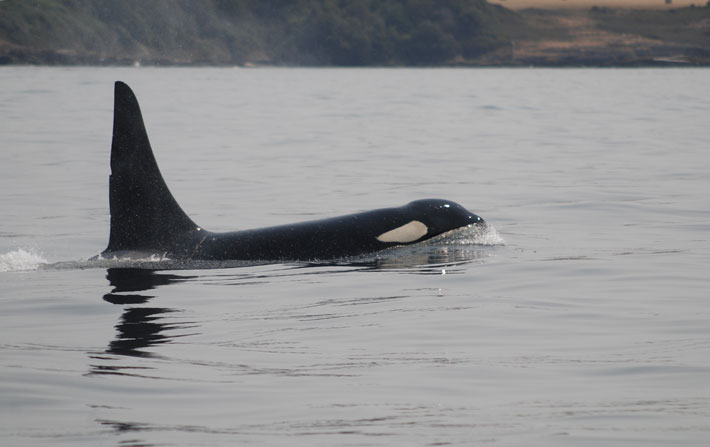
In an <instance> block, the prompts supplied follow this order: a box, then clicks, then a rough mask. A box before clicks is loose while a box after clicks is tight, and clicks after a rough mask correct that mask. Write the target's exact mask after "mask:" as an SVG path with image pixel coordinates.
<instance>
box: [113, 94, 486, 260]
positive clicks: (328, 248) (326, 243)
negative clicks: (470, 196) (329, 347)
mask: <svg viewBox="0 0 710 447" xmlns="http://www.w3.org/2000/svg"><path fill="white" fill-rule="evenodd" d="M109 203H110V211H111V232H110V237H109V242H108V247H107V248H106V250H104V252H103V253H101V256H102V257H103V258H112V257H121V256H123V255H125V254H127V253H136V252H139V253H143V254H155V255H160V256H165V257H167V258H170V259H189V260H249V261H251V260H254V261H256V260H261V261H315V260H329V259H338V258H346V257H353V256H358V255H363V254H368V253H374V252H377V251H379V250H384V249H387V248H390V247H394V246H398V245H407V244H414V243H417V242H421V241H424V240H427V239H430V238H432V237H434V236H437V235H440V234H442V233H445V232H448V231H451V230H455V229H459V228H463V227H472V226H480V227H483V226H485V222H484V221H483V219H481V218H480V217H478V216H477V215H475V214H473V213H472V212H470V211H467V210H466V209H465V208H463V207H462V206H461V205H458V204H456V203H454V202H451V201H447V200H440V199H426V200H417V201H414V202H411V203H409V204H407V205H404V206H402V207H399V208H383V209H376V210H373V211H366V212H362V213H356V214H349V215H345V216H339V217H333V218H328V219H322V220H314V221H309V222H301V223H294V224H288V225H280V226H275V227H268V228H260V229H254V230H243V231H234V232H228V233H216V232H211V231H207V230H205V229H204V228H202V227H201V226H200V225H197V224H196V223H195V222H193V221H192V219H190V218H189V217H188V216H187V214H186V213H185V212H184V211H183V210H182V208H180V205H178V203H177V201H176V200H175V199H174V198H173V195H172V194H171V193H170V190H169V189H168V187H167V185H166V184H165V181H164V180H163V177H162V175H161V174H160V170H159V169H158V165H157V163H156V161H155V157H154V156H153V151H152V149H151V146H150V142H149V141H148V135H147V133H146V130H145V125H144V124H143V117H142V115H141V111H140V107H139V106H138V101H137V100H136V97H135V95H134V93H133V91H132V90H131V89H130V88H129V87H128V86H127V85H126V84H124V83H123V82H116V85H115V97H114V117H113V140H112V143H111V176H110V180H109Z"/></svg>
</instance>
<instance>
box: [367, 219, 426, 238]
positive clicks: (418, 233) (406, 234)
mask: <svg viewBox="0 0 710 447" xmlns="http://www.w3.org/2000/svg"><path fill="white" fill-rule="evenodd" d="M427 231H428V228H427V226H426V225H424V224H423V223H421V222H419V221H418V220H413V221H411V222H409V223H406V224H404V225H402V226H401V227H397V228H395V229H394V230H390V231H387V232H386V233H382V234H381V235H379V236H377V240H378V241H380V242H400V243H406V242H414V241H416V240H417V239H419V238H420V237H422V236H424V235H425V234H426V232H427Z"/></svg>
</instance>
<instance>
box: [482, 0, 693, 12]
mask: <svg viewBox="0 0 710 447" xmlns="http://www.w3.org/2000/svg"><path fill="white" fill-rule="evenodd" d="M488 3H491V4H494V5H500V6H504V7H506V8H509V9H514V10H519V9H531V8H539V9H590V8H593V7H595V6H596V7H599V8H617V9H672V8H686V7H689V6H697V7H699V6H706V5H707V0H671V2H670V3H668V2H666V0H488Z"/></svg>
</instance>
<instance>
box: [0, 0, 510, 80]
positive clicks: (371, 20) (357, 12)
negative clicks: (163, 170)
mask: <svg viewBox="0 0 710 447" xmlns="http://www.w3.org/2000/svg"><path fill="white" fill-rule="evenodd" d="M506 20H507V21H510V20H514V16H513V15H510V14H507V13H506V11H505V10H503V9H502V8H498V7H493V6H490V5H489V4H488V3H486V2H485V1H484V0H437V1H431V0H292V1H286V0H202V1H192V0H151V1H144V0H121V1H112V0H5V1H0V63H6V64H7V63H50V64H51V63H63V64H81V63H90V64H122V63H133V62H134V61H139V62H141V63H149V64H243V63H248V62H253V63H269V64H293V65H346V66H347V65H437V64H446V63H453V62H456V61H462V60H467V59H472V58H476V57H479V56H480V55H482V54H484V53H486V52H489V51H491V50H494V49H496V48H500V47H502V46H505V45H507V42H508V38H507V36H506V35H505V34H504V33H503V32H502V28H501V21H506Z"/></svg>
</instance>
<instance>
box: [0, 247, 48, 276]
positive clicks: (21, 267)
mask: <svg viewBox="0 0 710 447" xmlns="http://www.w3.org/2000/svg"><path fill="white" fill-rule="evenodd" d="M46 263H47V260H46V259H45V258H44V256H42V255H41V254H40V253H37V252H34V251H32V250H30V251H27V250H23V249H22V248H18V249H17V250H13V251H11V252H8V253H3V254H0V272H19V271H25V270H37V269H38V268H39V267H40V266H41V265H44V264H46Z"/></svg>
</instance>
